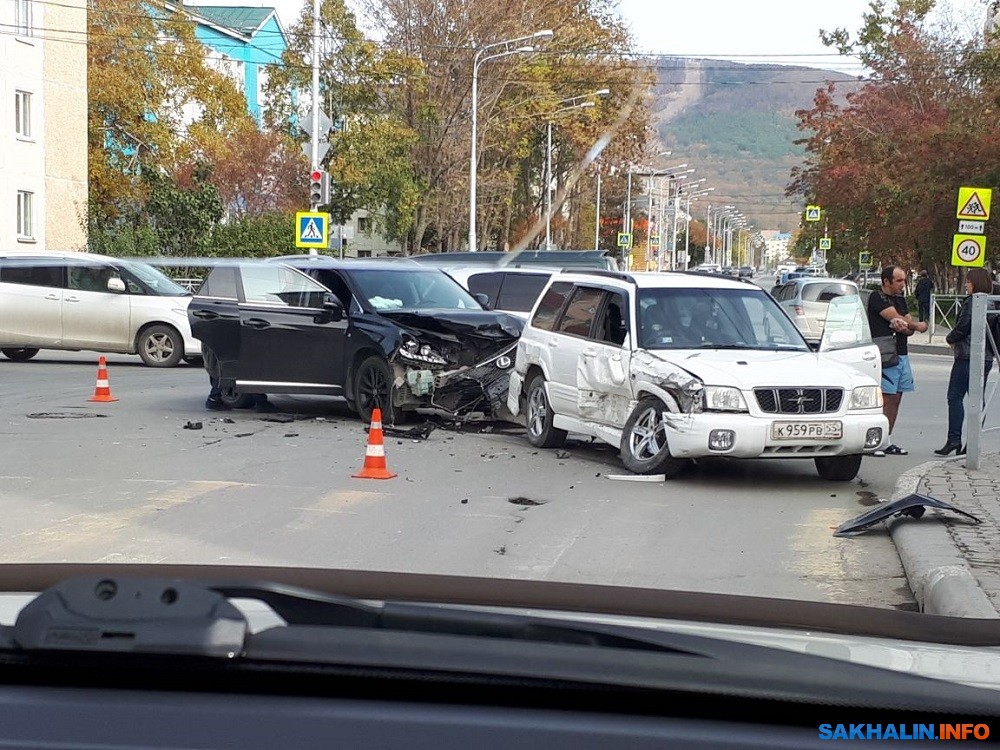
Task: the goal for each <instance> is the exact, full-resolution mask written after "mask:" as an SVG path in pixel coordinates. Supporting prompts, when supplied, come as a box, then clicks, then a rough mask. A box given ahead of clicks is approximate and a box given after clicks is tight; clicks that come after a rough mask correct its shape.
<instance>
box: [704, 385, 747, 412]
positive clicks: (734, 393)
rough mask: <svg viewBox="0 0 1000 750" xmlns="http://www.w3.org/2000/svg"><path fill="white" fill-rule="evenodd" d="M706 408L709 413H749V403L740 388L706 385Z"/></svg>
mask: <svg viewBox="0 0 1000 750" xmlns="http://www.w3.org/2000/svg"><path fill="white" fill-rule="evenodd" d="M704 394H705V396H704V398H705V408H706V409H708V410H709V411H747V402H746V401H745V400H744V398H743V394H742V393H740V389H739V388H729V387H726V386H717V385H706V386H705V390H704Z"/></svg>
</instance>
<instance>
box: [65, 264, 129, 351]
mask: <svg viewBox="0 0 1000 750" xmlns="http://www.w3.org/2000/svg"><path fill="white" fill-rule="evenodd" d="M112 279H118V281H119V282H121V289H122V290H124V289H125V284H124V281H122V278H121V273H120V272H119V271H118V269H116V268H115V267H114V266H111V265H109V264H107V263H95V262H90V261H69V262H68V263H67V265H66V292H65V293H64V294H63V307H62V326H63V345H64V346H67V347H70V348H79V349H96V350H104V351H117V352H125V351H128V350H129V348H130V347H131V345H132V339H133V336H134V333H133V332H132V331H131V302H130V300H129V296H128V294H127V293H125V292H124V291H112V290H111V289H109V288H108V282H109V281H111V280H112Z"/></svg>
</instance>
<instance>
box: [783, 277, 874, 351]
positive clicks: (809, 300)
mask: <svg viewBox="0 0 1000 750" xmlns="http://www.w3.org/2000/svg"><path fill="white" fill-rule="evenodd" d="M771 294H772V296H773V297H774V298H775V300H777V302H778V304H779V305H781V306H782V307H783V308H784V309H785V312H787V313H788V316H789V317H790V318H791V319H792V321H793V322H794V323H795V325H796V326H797V327H798V329H799V330H800V331H801V332H802V335H803V336H805V338H806V340H807V341H810V342H818V341H819V340H820V339H821V338H822V336H823V327H824V326H825V325H826V314H827V311H828V310H829V307H830V302H831V301H832V300H834V299H836V298H837V297H842V296H845V295H847V296H850V295H854V296H857V295H858V285H857V284H855V283H854V282H852V281H847V280H845V279H831V278H812V277H809V276H803V277H800V278H797V279H792V280H790V281H789V282H787V283H786V284H783V285H781V286H779V287H777V288H776V289H775V290H773V291H772V292H771ZM866 325H867V322H866Z"/></svg>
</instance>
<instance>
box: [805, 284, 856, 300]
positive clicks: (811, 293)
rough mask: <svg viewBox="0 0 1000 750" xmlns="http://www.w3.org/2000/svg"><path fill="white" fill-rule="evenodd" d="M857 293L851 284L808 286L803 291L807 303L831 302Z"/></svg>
mask: <svg viewBox="0 0 1000 750" xmlns="http://www.w3.org/2000/svg"><path fill="white" fill-rule="evenodd" d="M857 293H858V292H857V290H856V289H855V288H854V287H853V286H851V285H850V284H806V285H805V288H803V290H802V299H804V300H805V301H806V302H829V301H830V300H832V299H835V298H836V297H844V296H846V295H852V294H857Z"/></svg>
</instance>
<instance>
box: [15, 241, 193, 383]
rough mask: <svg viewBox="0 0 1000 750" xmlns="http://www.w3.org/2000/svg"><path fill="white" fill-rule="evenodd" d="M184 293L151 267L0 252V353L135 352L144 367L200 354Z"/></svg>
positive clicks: (81, 256)
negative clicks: (45, 350)
mask: <svg viewBox="0 0 1000 750" xmlns="http://www.w3.org/2000/svg"><path fill="white" fill-rule="evenodd" d="M190 301H191V293H190V292H188V291H187V290H186V289H184V288H183V287H182V286H179V285H178V284H175V283H174V282H173V281H171V280H170V279H169V278H167V277H166V276H164V275H163V273H161V272H160V271H157V270H156V269H155V268H152V267H151V266H148V265H146V264H145V263H139V262H137V261H132V260H127V259H124V258H109V257H105V256H101V255H92V254H90V253H74V252H54V251H2V250H0V352H3V354H4V356H6V357H7V358H8V359H13V360H16V361H24V360H28V359H31V358H32V357H34V356H35V355H36V354H38V352H39V350H40V349H62V350H68V351H83V350H87V351H96V352H115V353H122V354H138V355H139V356H140V357H141V358H142V361H143V362H145V363H146V364H147V365H149V366H150V367H173V366H174V365H176V364H177V363H178V362H180V361H181V360H182V359H188V360H191V359H196V358H197V357H199V356H201V344H200V342H199V341H198V340H197V339H195V338H194V337H193V336H192V335H191V326H190V325H189V324H188V319H187V307H188V304H189V303H190Z"/></svg>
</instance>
